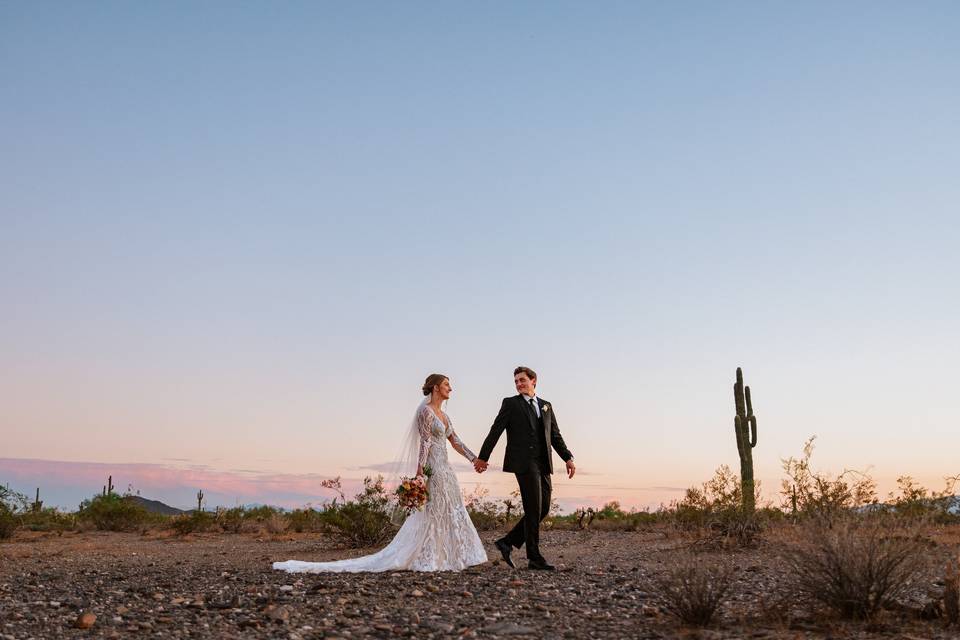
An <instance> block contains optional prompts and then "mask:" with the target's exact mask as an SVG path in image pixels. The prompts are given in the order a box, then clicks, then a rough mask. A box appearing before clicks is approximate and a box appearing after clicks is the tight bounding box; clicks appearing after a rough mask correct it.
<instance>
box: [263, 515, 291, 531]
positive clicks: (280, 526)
mask: <svg viewBox="0 0 960 640" xmlns="http://www.w3.org/2000/svg"><path fill="white" fill-rule="evenodd" d="M263 524H264V526H265V527H266V528H267V532H268V533H274V534H276V533H286V531H287V529H289V528H290V520H288V519H287V518H286V517H284V515H283V514H282V513H274V514H273V515H271V516H270V517H269V518H267V519H266V520H265V521H264V523H263Z"/></svg>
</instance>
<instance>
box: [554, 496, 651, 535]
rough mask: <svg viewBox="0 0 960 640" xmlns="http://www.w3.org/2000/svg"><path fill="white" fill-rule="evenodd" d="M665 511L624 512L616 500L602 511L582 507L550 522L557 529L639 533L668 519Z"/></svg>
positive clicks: (606, 505)
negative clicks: (590, 529) (640, 530)
mask: <svg viewBox="0 0 960 640" xmlns="http://www.w3.org/2000/svg"><path fill="white" fill-rule="evenodd" d="M666 514H667V512H666V511H665V510H663V509H661V510H658V511H655V512H651V511H649V510H646V509H644V510H642V511H638V510H636V509H631V510H630V511H624V510H623V509H622V508H621V507H620V503H619V502H617V501H616V500H613V501H611V502H608V503H607V504H605V505H604V506H603V507H601V508H600V509H594V508H593V507H581V508H579V509H576V510H575V511H574V512H573V513H570V514H567V515H563V516H560V515H558V516H553V517H552V518H551V519H550V522H551V524H552V526H553V527H555V528H557V529H566V530H572V529H578V530H582V529H587V528H592V529H598V530H601V531H637V530H639V529H642V528H644V527H648V526H650V525H653V524H657V523H659V522H663V521H664V519H665V518H666V517H667V515H666Z"/></svg>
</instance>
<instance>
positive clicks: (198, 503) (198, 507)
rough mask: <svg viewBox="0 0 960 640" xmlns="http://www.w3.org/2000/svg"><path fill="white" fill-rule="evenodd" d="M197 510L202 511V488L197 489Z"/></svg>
mask: <svg viewBox="0 0 960 640" xmlns="http://www.w3.org/2000/svg"><path fill="white" fill-rule="evenodd" d="M197 511H203V489H200V491H197Z"/></svg>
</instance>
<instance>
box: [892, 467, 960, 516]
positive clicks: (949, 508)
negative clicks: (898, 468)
mask: <svg viewBox="0 0 960 640" xmlns="http://www.w3.org/2000/svg"><path fill="white" fill-rule="evenodd" d="M956 482H957V478H947V479H946V483H947V484H946V487H945V488H944V489H943V491H929V490H927V488H926V487H923V486H921V485H919V484H917V482H916V481H915V480H914V479H913V478H912V477H910V476H900V477H899V478H897V488H898V490H899V493H890V496H889V498H888V500H887V504H888V506H889V507H890V509H891V510H892V511H893V512H894V513H896V514H897V515H900V516H904V517H908V518H920V519H924V520H928V521H930V522H936V523H939V524H951V523H955V522H958V521H960V515H958V514H956V513H954V512H955V511H956V510H957V507H958V506H960V502H958V499H957V497H956V496H955V495H954V488H955V484H956Z"/></svg>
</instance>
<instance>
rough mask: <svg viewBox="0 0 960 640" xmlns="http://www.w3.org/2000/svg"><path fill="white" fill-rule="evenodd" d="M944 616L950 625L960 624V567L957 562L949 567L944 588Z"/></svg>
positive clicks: (951, 563) (953, 562)
mask: <svg viewBox="0 0 960 640" xmlns="http://www.w3.org/2000/svg"><path fill="white" fill-rule="evenodd" d="M943 616H944V618H945V619H946V622H947V624H948V625H956V624H960V565H958V563H957V561H956V560H954V561H952V562H950V564H948V565H947V575H946V577H945V579H944V586H943Z"/></svg>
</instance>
